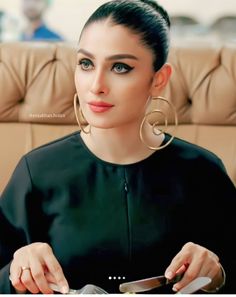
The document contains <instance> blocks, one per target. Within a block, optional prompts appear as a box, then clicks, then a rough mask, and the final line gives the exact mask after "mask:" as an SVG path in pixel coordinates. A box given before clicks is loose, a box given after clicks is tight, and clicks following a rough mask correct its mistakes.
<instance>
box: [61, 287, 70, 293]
mask: <svg viewBox="0 0 236 297" xmlns="http://www.w3.org/2000/svg"><path fill="white" fill-rule="evenodd" d="M68 292H69V288H68V287H67V286H63V287H61V293H62V294H67V293H68Z"/></svg>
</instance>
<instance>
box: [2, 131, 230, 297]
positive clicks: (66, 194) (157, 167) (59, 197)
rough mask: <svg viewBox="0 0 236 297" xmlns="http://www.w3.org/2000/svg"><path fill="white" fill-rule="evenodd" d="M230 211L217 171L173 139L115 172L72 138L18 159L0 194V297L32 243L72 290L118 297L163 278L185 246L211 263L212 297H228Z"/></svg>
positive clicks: (214, 162)
mask: <svg viewBox="0 0 236 297" xmlns="http://www.w3.org/2000/svg"><path fill="white" fill-rule="evenodd" d="M169 137H170V136H169V135H166V137H165V141H167V140H168V139H169ZM235 202H236V189H235V187H234V185H233V183H232V182H231V180H230V178H229V177H228V175H227V173H226V172H225V169H224V166H223V165H222V162H221V161H220V160H219V159H218V158H217V157H216V156H215V155H214V154H212V153H210V152H209V151H207V150H205V149H203V148H200V147H198V146H195V145H193V144H190V143H188V142H185V141H183V140H180V139H174V141H173V142H172V143H171V144H170V145H169V146H168V147H166V148H165V149H163V150H161V151H157V152H154V153H153V154H152V155H151V156H150V157H148V158H147V159H145V160H143V161H140V162H137V163H134V164H129V165H117V164H112V163H109V162H105V161H103V160H101V159H99V158H97V157H96V156H95V155H94V154H93V153H91V152H90V151H89V150H88V148H87V147H86V146H85V144H84V142H83V140H82V139H81V137H80V134H79V132H76V133H73V134H71V135H68V136H66V137H63V138H61V139H59V140H56V141H53V142H51V143H49V144H47V145H44V146H41V147H40V148H37V149H34V150H33V151H31V152H30V153H28V154H26V155H25V156H24V157H22V159H21V160H20V162H19V164H18V165H17V167H16V169H15V171H14V173H13V175H12V177H11V179H10V181H9V183H8V185H7V187H6V189H5V191H4V192H3V194H2V197H1V199H0V267H1V270H0V293H12V292H14V291H13V289H12V287H11V285H10V282H9V266H10V261H11V259H12V256H13V253H14V252H15V251H16V249H18V248H20V247H22V246H24V245H27V244H30V243H32V242H48V243H49V244H50V246H51V247H52V248H53V251H54V254H55V256H56V257H57V259H58V260H59V262H60V264H61V265H62V268H63V271H64V273H65V276H66V278H67V280H68V282H69V285H70V287H71V288H81V287H82V286H84V285H85V284H94V285H98V286H100V287H102V288H103V289H105V290H106V291H108V292H109V293H119V289H118V288H119V284H120V283H122V282H125V281H130V280H136V279H140V278H146V277H152V276H155V275H159V274H163V273H164V271H165V269H166V268H167V266H168V265H169V264H170V261H171V260H172V258H173V257H174V256H175V255H176V254H177V253H178V252H179V251H180V249H181V247H182V246H183V245H184V244H185V243H186V242H188V241H192V242H194V243H198V244H200V245H202V246H205V247H206V248H208V249H210V250H212V251H213V252H215V253H216V254H217V255H218V256H219V258H220V261H221V263H222V265H223V267H224V268H225V270H226V275H227V280H226V286H225V288H224V289H223V290H222V291H221V292H222V293H236V284H235V282H234V278H235V276H236V275H235V268H236V260H235V259H236V256H235V253H236V249H235V243H234V241H235V233H236V232H235V226H236V224H235V221H236V220H235V210H234V205H235ZM155 292H159V293H171V287H169V288H168V287H166V288H162V289H160V288H159V289H157V290H156V291H155ZM150 293H153V291H150Z"/></svg>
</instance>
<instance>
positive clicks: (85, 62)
mask: <svg viewBox="0 0 236 297" xmlns="http://www.w3.org/2000/svg"><path fill="white" fill-rule="evenodd" d="M86 64H87V68H84V66H85V65H86ZM78 65H79V66H80V67H81V69H82V70H83V71H90V70H92V69H91V68H89V67H90V66H92V67H94V65H93V62H92V61H91V60H89V59H81V60H80V61H79V63H78ZM117 66H119V67H120V66H121V67H122V69H124V70H125V71H123V72H119V71H115V73H117V74H126V73H129V72H130V71H131V70H133V69H134V67H131V66H129V65H127V64H125V63H121V62H117V63H114V64H113V65H112V68H111V70H112V71H114V69H115V68H116V67H117Z"/></svg>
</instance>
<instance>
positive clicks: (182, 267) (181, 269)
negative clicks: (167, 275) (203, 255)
mask: <svg viewBox="0 0 236 297" xmlns="http://www.w3.org/2000/svg"><path fill="white" fill-rule="evenodd" d="M188 266H189V264H188V263H186V264H184V265H182V266H181V267H180V268H179V269H178V270H177V271H176V274H183V273H184V272H185V271H186V270H187V269H188Z"/></svg>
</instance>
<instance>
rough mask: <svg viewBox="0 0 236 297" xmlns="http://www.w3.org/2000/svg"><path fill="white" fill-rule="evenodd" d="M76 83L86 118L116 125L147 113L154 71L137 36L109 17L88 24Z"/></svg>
mask: <svg viewBox="0 0 236 297" xmlns="http://www.w3.org/2000/svg"><path fill="white" fill-rule="evenodd" d="M77 61H78V63H77V68H76V72H75V84H76V89H77V93H78V97H79V101H80V106H81V108H82V111H83V114H84V117H85V119H86V120H87V121H88V123H89V124H90V125H92V126H95V127H97V128H114V127H120V126H126V125H128V124H132V123H134V122H136V123H138V124H139V123H140V121H141V119H142V117H143V116H144V113H145V110H146V107H147V101H148V97H149V96H150V95H151V93H150V92H151V87H152V82H153V78H154V75H155V72H154V70H153V55H152V52H151V50H149V49H148V48H146V47H145V46H144V45H142V44H141V41H140V38H139V36H138V35H135V34H132V33H131V32H130V31H129V30H128V29H127V28H125V27H123V26H121V25H114V24H111V22H109V21H108V20H106V21H101V22H96V23H93V24H91V25H89V26H88V27H87V28H86V29H85V30H84V32H83V34H82V36H81V39H80V42H79V49H78V59H77Z"/></svg>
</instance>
